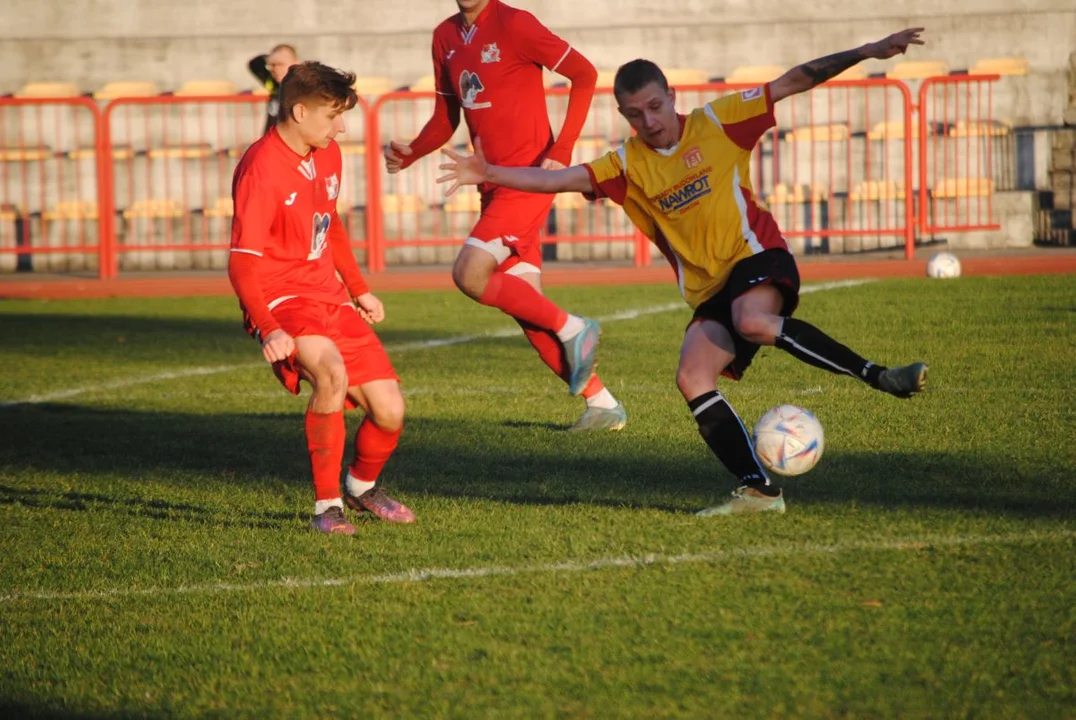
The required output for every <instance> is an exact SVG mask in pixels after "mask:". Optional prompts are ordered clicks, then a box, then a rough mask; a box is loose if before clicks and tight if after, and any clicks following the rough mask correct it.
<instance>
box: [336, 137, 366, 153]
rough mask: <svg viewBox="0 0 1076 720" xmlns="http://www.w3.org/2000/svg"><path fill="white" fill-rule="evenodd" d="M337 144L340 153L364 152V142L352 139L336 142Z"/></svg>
mask: <svg viewBox="0 0 1076 720" xmlns="http://www.w3.org/2000/svg"><path fill="white" fill-rule="evenodd" d="M337 145H339V146H340V154H341V155H365V154H366V143H361V142H355V141H354V140H345V141H343V142H338V143H337Z"/></svg>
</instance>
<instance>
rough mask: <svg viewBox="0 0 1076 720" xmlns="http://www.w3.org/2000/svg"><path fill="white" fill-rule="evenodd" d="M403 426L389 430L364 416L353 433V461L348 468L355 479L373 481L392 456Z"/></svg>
mask: <svg viewBox="0 0 1076 720" xmlns="http://www.w3.org/2000/svg"><path fill="white" fill-rule="evenodd" d="M402 431H403V428H400V429H399V430H393V431H392V432H389V431H387V430H382V429H381V428H379V427H378V426H377V425H375V424H374V423H373V421H371V420H370V418H366V419H365V420H363V421H362V425H360V426H359V431H358V432H357V433H356V434H355V461H354V462H353V463H351V467H350V468H348V470H349V472H350V473H351V475H352V476H353V477H354V478H356V479H357V480H363V481H366V482H374V481H375V480H377V478H378V476H379V475H381V469H382V468H383V467H385V463H387V462H388V461H389V458H390V457H391V456H392V451H393V450H395V449H396V443H397V441H398V440H399V439H400V433H401V432H402Z"/></svg>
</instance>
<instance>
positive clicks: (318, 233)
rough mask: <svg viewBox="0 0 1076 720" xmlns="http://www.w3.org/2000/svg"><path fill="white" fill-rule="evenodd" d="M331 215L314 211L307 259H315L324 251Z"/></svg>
mask: <svg viewBox="0 0 1076 720" xmlns="http://www.w3.org/2000/svg"><path fill="white" fill-rule="evenodd" d="M331 221H332V216H331V215H330V214H329V213H314V222H313V224H312V226H311V227H312V229H311V232H310V254H308V255H307V256H306V259H307V260H317V259H318V258H320V257H321V254H322V253H323V252H325V241H326V238H327V237H328V235H329V223H330V222H331Z"/></svg>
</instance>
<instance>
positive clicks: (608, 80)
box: [597, 70, 616, 88]
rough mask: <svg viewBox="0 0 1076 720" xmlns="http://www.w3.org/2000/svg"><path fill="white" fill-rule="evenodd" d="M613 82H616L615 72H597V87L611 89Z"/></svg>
mask: <svg viewBox="0 0 1076 720" xmlns="http://www.w3.org/2000/svg"><path fill="white" fill-rule="evenodd" d="M614 80H616V70H599V71H598V84H597V87H598V88H611V87H613V81H614Z"/></svg>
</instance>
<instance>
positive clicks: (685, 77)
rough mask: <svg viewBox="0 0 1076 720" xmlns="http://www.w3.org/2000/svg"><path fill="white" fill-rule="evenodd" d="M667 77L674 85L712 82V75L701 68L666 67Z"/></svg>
mask: <svg viewBox="0 0 1076 720" xmlns="http://www.w3.org/2000/svg"><path fill="white" fill-rule="evenodd" d="M663 71H664V73H665V79H666V80H668V81H669V85H672V86H681V87H682V86H684V85H706V84H707V83H709V82H710V75H709V73H707V72H706V71H705V70H702V69H700V68H665V69H663Z"/></svg>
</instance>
